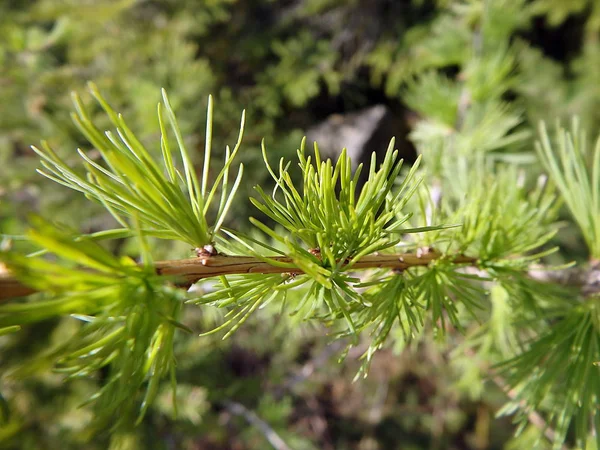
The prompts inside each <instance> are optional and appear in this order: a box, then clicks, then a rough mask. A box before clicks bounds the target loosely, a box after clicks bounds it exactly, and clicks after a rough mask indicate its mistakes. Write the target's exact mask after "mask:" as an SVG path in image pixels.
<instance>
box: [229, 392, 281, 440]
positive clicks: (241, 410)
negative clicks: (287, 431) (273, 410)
mask: <svg viewBox="0 0 600 450" xmlns="http://www.w3.org/2000/svg"><path fill="white" fill-rule="evenodd" d="M223 406H225V409H227V411H228V412H229V413H231V414H234V415H236V416H241V417H243V418H244V419H245V420H246V422H248V423H249V424H250V425H252V426H253V427H255V428H256V429H257V430H259V431H260V432H261V433H262V434H263V436H264V437H265V439H266V440H267V441H268V442H269V444H271V446H272V447H273V448H274V449H275V450H291V448H290V446H289V445H287V444H286V442H285V441H284V440H283V439H282V438H281V436H279V434H277V433H276V432H275V430H273V428H271V426H270V425H269V424H268V423H267V422H265V421H264V420H262V419H261V418H260V417H258V415H257V414H256V413H255V412H253V411H250V410H249V409H248V408H246V407H245V406H244V405H242V404H241V403H238V402H232V401H230V400H225V401H224V402H223Z"/></svg>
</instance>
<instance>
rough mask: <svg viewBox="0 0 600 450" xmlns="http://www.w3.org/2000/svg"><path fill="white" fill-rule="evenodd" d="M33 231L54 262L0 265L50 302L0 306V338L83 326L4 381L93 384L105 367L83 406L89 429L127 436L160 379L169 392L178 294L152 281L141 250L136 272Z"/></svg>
mask: <svg viewBox="0 0 600 450" xmlns="http://www.w3.org/2000/svg"><path fill="white" fill-rule="evenodd" d="M35 225H36V228H35V229H34V230H32V231H30V232H29V234H28V236H29V238H30V240H31V241H32V242H33V243H35V244H37V245H39V246H40V247H43V248H44V249H46V250H48V251H50V252H52V254H53V256H54V259H55V260H54V261H50V260H47V259H44V258H42V257H26V256H23V255H19V254H17V253H6V254H3V255H2V259H3V260H4V261H5V262H6V263H7V264H8V265H9V266H10V267H11V270H12V271H14V272H15V273H16V274H17V275H18V276H19V278H20V279H21V280H23V281H24V282H26V283H27V284H29V285H31V286H33V287H35V288H37V289H38V290H40V291H42V292H45V293H46V295H47V296H48V295H49V298H48V299H43V298H42V299H39V298H37V299H31V301H27V302H15V303H9V304H5V305H2V307H1V308H0V330H2V331H13V332H14V331H17V330H15V329H14V327H15V325H13V324H15V323H17V324H20V325H19V326H21V325H27V324H32V323H39V322H42V321H43V320H46V319H48V318H53V317H59V316H68V315H71V317H73V318H74V319H78V320H80V321H81V322H82V325H81V327H80V328H79V331H77V332H76V333H75V334H74V335H73V336H71V338H70V339H69V340H67V341H66V342H64V343H61V344H59V345H57V346H56V347H54V348H50V349H48V350H47V351H46V352H44V353H42V354H40V355H36V358H35V359H33V360H31V361H28V362H25V363H24V364H23V366H22V367H19V368H17V369H16V371H14V372H13V373H12V375H11V376H12V377H16V378H21V377H23V376H25V375H28V374H31V373H33V372H35V371H37V370H39V369H40V368H44V367H52V366H53V365H54V366H55V370H56V371H58V372H60V373H63V374H65V375H66V379H72V378H78V377H83V378H93V377H95V376H96V374H97V371H98V370H99V369H102V368H103V367H107V368H108V377H107V379H106V382H105V383H104V385H103V386H102V387H101V388H100V390H99V391H98V392H97V393H96V394H95V395H94V396H93V397H92V398H90V399H89V401H88V402H87V403H93V406H94V411H95V413H96V414H95V416H94V422H93V429H95V430H97V431H100V430H103V429H106V428H107V427H110V428H111V429H112V430H121V429H128V428H130V427H131V425H132V424H133V423H139V422H140V421H141V420H142V418H143V417H144V415H145V413H146V411H147V409H148V407H149V406H150V405H151V404H152V402H153V400H154V398H155V397H156V395H157V393H158V388H159V384H160V383H161V382H162V380H163V379H164V378H165V377H166V376H171V381H172V388H173V390H175V387H176V384H175V372H174V370H175V358H174V355H173V339H174V333H175V331H176V330H177V329H182V330H186V331H191V330H189V329H188V328H186V327H185V326H184V325H182V324H180V323H179V322H178V320H179V314H180V311H181V307H182V306H183V301H184V299H185V293H184V292H183V291H181V290H180V289H176V288H175V287H172V286H170V285H169V284H165V282H164V278H163V277H159V276H158V275H157V274H156V272H155V270H154V267H153V264H152V257H151V255H150V254H149V252H147V251H145V250H144V248H145V246H144V245H141V246H140V248H142V257H143V259H144V261H145V264H144V265H138V264H136V263H135V261H133V260H132V259H131V258H128V257H117V256H114V255H113V254H111V253H110V252H108V251H107V250H106V249H104V248H102V247H101V246H99V245H98V244H97V243H96V242H94V241H91V240H87V239H83V240H81V239H79V240H76V239H74V236H75V235H74V234H73V233H72V232H69V231H67V230H59V229H57V228H56V227H54V226H52V225H50V224H49V223H47V222H45V221H43V220H41V219H37V220H35ZM138 238H139V239H141V240H143V239H144V238H143V237H142V236H141V235H138Z"/></svg>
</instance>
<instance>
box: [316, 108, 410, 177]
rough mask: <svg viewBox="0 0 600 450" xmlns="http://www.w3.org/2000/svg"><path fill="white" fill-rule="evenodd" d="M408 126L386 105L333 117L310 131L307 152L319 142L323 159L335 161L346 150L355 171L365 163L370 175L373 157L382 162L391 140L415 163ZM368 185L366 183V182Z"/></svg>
mask: <svg viewBox="0 0 600 450" xmlns="http://www.w3.org/2000/svg"><path fill="white" fill-rule="evenodd" d="M406 134H407V125H406V123H405V122H404V121H402V120H401V119H400V118H398V117H396V116H395V115H394V114H393V113H392V112H391V110H390V109H389V108H388V107H387V106H385V105H381V104H379V105H374V106H370V107H368V108H364V109H360V110H358V111H353V112H351V113H347V114H332V115H331V116H329V117H328V118H327V119H326V120H325V121H324V122H321V123H320V124H317V125H315V126H313V127H311V128H309V129H308V130H307V131H306V140H307V149H312V147H313V143H314V142H315V141H316V142H317V144H318V146H319V151H320V152H321V156H322V158H323V159H326V158H331V159H332V160H335V159H336V158H337V156H338V155H339V154H340V153H341V151H342V149H343V148H344V147H345V148H346V149H347V152H348V155H349V156H350V158H351V159H352V163H353V169H356V167H358V165H359V164H360V163H363V165H364V166H366V167H365V169H367V170H365V169H363V175H366V174H368V166H369V161H370V159H371V153H373V152H375V153H376V154H377V161H378V162H381V161H382V160H383V157H384V156H385V151H386V150H387V147H388V144H389V142H390V139H391V138H392V137H394V136H396V137H397V139H396V145H395V147H396V148H399V149H400V157H402V158H404V159H405V160H406V161H407V162H412V161H414V160H415V152H414V148H413V147H412V145H410V143H409V142H408V141H406V140H405V136H406ZM362 181H363V182H364V181H365V180H364V179H363V180H362Z"/></svg>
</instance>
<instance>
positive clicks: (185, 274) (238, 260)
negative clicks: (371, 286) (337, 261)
mask: <svg viewBox="0 0 600 450" xmlns="http://www.w3.org/2000/svg"><path fill="white" fill-rule="evenodd" d="M440 258H448V260H449V261H452V262H454V263H457V264H461V263H463V264H475V263H476V261H477V260H476V259H475V258H470V257H467V256H463V255H456V256H453V257H452V256H447V255H441V254H440V253H437V252H435V251H418V252H417V253H403V254H395V255H383V254H373V255H368V256H365V257H363V258H361V259H360V260H359V261H357V262H355V263H354V264H353V265H352V270H364V269H374V268H389V269H394V270H397V271H403V270H406V269H408V268H410V267H416V266H427V265H428V264H429V263H431V262H432V261H434V260H437V259H440ZM281 263H285V264H286V265H287V266H286V267H280V266H278V265H277V264H281ZM154 267H155V269H156V273H158V274H159V275H164V276H170V277H173V278H175V279H176V280H177V282H178V283H179V284H181V285H184V286H185V285H187V286H189V285H191V284H193V283H195V282H197V281H198V280H201V279H203V278H209V277H216V276H220V275H235V274H251V273H262V274H268V273H293V274H299V273H302V270H301V269H299V268H297V267H295V266H294V261H293V259H292V258H288V257H285V256H277V257H271V258H264V259H259V258H255V257H253V256H225V255H201V256H200V257H198V258H190V259H180V260H173V261H158V262H156V263H155V265H154ZM34 292H36V290H35V289H33V288H31V287H28V286H25V285H23V284H22V283H21V282H20V281H18V280H17V279H16V278H15V277H14V276H13V275H11V274H10V273H5V274H0V301H2V300H8V299H10V298H14V297H19V296H23V295H28V294H32V293H34Z"/></svg>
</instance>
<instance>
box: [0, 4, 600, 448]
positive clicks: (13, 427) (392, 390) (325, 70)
mask: <svg viewBox="0 0 600 450" xmlns="http://www.w3.org/2000/svg"><path fill="white" fill-rule="evenodd" d="M490 9H492V10H493V11H489V10H490ZM483 20H490V21H492V22H493V23H492V25H490V26H489V27H488V28H487V29H488V30H491V31H489V32H488V33H487V34H486V35H485V36H484V38H485V39H487V40H488V42H492V43H494V42H495V43H496V44H497V47H498V48H503V51H504V52H505V53H504V54H505V58H507V59H509V60H510V62H511V64H510V83H509V85H508V86H504V87H503V88H502V91H503V93H502V100H503V101H504V102H505V104H506V105H507V108H511V111H515V112H516V113H515V114H517V115H518V117H519V120H518V121H517V122H518V123H517V124H516V125H514V128H518V129H519V130H525V131H528V130H531V129H533V128H535V127H536V125H537V123H538V121H539V120H541V119H545V120H551V121H554V120H555V119H557V118H559V119H560V118H563V119H564V118H567V117H569V116H571V115H572V114H579V115H580V116H581V117H582V121H583V125H584V126H585V127H588V129H590V130H592V131H595V130H597V129H598V126H597V125H598V120H599V119H600V108H598V106H599V105H600V39H599V38H600V36H599V29H600V2H597V1H594V0H569V1H564V0H531V1H525V0H504V1H503V0H498V1H495V0H494V1H492V0H490V1H483V0H437V1H434V0H430V1H427V0H348V1H342V0H283V1H274V0H204V1H202V0H179V1H177V0H165V1H158V0H157V1H152V0H139V1H135V0H114V1H107V0H99V1H92V0H88V1H79V0H37V1H36V0H31V1H19V0H2V1H0V231H1V232H2V233H4V234H9V235H19V234H21V233H22V232H23V231H24V230H25V229H26V227H27V216H28V215H29V214H31V213H37V214H41V215H43V216H45V217H49V218H51V219H55V220H60V221H61V222H64V223H66V224H69V225H71V226H73V227H75V228H76V229H79V230H80V231H82V232H92V231H98V230H101V229H106V228H109V227H114V226H115V224H114V223H112V222H111V220H112V219H111V218H110V216H108V215H107V214H106V213H105V212H104V211H103V210H102V208H101V207H100V206H96V205H94V204H91V203H90V202H87V201H85V200H84V199H82V198H80V197H79V196H78V195H76V194H74V193H73V192H71V191H68V190H66V189H64V188H62V187H61V186H58V185H56V184H53V183H51V182H49V181H48V180H46V179H43V178H42V177H40V176H39V175H37V174H36V173H35V169H36V168H37V167H38V166H39V162H38V159H37V157H36V155H35V154H34V153H33V151H31V150H30V148H29V146H30V145H31V144H37V143H38V142H39V141H40V140H41V139H46V140H48V141H49V143H50V144H51V146H52V147H53V148H55V149H56V150H57V151H58V152H59V153H60V154H61V156H63V157H64V158H65V159H67V160H70V159H72V160H73V163H75V162H76V161H77V154H76V152H75V149H76V148H77V147H78V146H81V147H82V148H86V149H87V148H89V147H86V145H87V144H86V142H85V141H84V140H82V137H81V136H80V135H79V133H78V132H77V131H76V129H75V127H74V125H73V124H72V123H71V121H70V117H69V114H70V111H71V103H70V92H71V91H77V92H79V93H82V94H83V93H84V91H85V83H86V82H87V81H88V80H92V81H94V82H95V83H96V84H97V85H98V87H99V89H100V90H101V91H102V92H103V94H104V95H105V97H106V98H107V99H108V100H109V101H110V103H111V105H112V106H113V108H114V109H115V110H117V111H120V112H122V113H123V115H124V116H125V117H126V118H127V120H128V123H129V125H130V127H131V128H132V129H133V130H134V131H135V132H136V134H137V135H138V136H140V137H141V138H142V140H143V141H144V142H145V143H146V144H147V145H148V147H149V148H150V149H151V150H154V151H157V152H158V151H159V148H160V147H159V144H158V141H157V137H158V123H157V118H156V104H157V102H158V100H159V97H160V88H162V87H164V88H166V89H167V91H168V93H169V97H170V99H171V102H172V104H173V106H174V108H175V110H176V112H177V115H178V119H179V123H180V125H181V128H182V131H183V132H184V134H185V136H186V139H188V141H189V144H190V148H192V149H194V150H195V154H194V158H196V160H198V161H200V158H201V153H202V151H203V146H204V129H205V121H206V104H207V97H208V95H209V94H212V95H213V96H214V97H215V116H214V131H213V134H214V142H213V146H214V148H215V152H216V154H217V155H222V154H223V152H224V148H225V145H226V144H230V145H231V144H233V143H235V138H236V136H237V132H238V127H239V119H240V114H241V111H242V110H243V109H246V111H247V123H246V132H245V137H244V143H243V150H242V152H241V157H240V161H241V162H244V164H245V165H247V166H249V169H250V170H246V172H245V174H246V175H245V179H244V187H243V189H242V192H241V193H240V195H238V202H237V203H236V205H235V207H234V211H235V213H234V214H231V217H230V220H231V225H233V226H235V227H237V228H241V229H244V228H245V227H247V217H248V215H250V214H256V212H255V211H252V209H251V206H250V204H249V202H246V201H244V199H245V198H246V197H247V196H248V195H250V194H251V190H252V186H253V185H254V184H256V183H265V182H266V180H267V175H266V173H265V171H264V169H263V164H262V160H261V156H260V142H261V140H262V139H263V138H264V139H265V141H266V144H267V148H268V149H269V154H270V156H271V157H272V161H275V160H276V158H278V157H279V156H286V157H289V156H291V155H293V154H294V152H295V150H296V148H297V147H298V145H299V143H300V140H301V138H302V136H304V135H305V134H306V133H307V132H308V133H309V136H310V135H313V136H317V137H318V138H323V139H327V138H328V136H327V133H330V134H332V136H333V141H334V142H337V141H336V140H337V139H340V141H339V142H337V145H338V146H339V148H340V149H341V147H343V146H345V145H350V144H351V142H344V141H343V140H342V139H344V136H347V135H345V134H343V132H341V131H340V127H339V126H337V127H336V124H338V125H339V124H340V123H341V124H348V126H349V127H352V126H353V124H355V123H356V122H357V121H358V122H360V120H358V119H357V117H358V118H359V119H360V117H363V116H362V115H361V114H362V112H364V111H366V110H367V109H368V108H371V107H375V106H377V105H383V106H384V107H385V111H386V117H388V118H389V121H388V122H387V124H386V125H385V126H384V127H383V128H382V129H379V130H377V132H375V131H372V130H369V131H365V132H364V133H367V134H368V137H369V139H366V138H365V139H366V140H367V141H368V145H366V146H365V147H368V148H366V149H365V150H364V151H369V152H370V151H375V150H377V151H382V150H385V147H386V145H387V140H388V139H389V138H391V137H392V135H395V136H396V137H397V139H398V141H397V146H398V147H399V148H400V150H401V152H402V154H403V155H404V156H405V157H406V158H407V159H408V160H411V159H413V158H414V155H415V144H413V141H414V134H412V135H411V131H414V129H415V124H417V123H419V122H420V121H423V120H428V119H431V117H430V114H428V110H427V109H426V108H425V106H429V107H430V106H431V104H433V106H434V109H435V110H436V111H438V116H439V117H440V118H442V119H443V118H444V114H446V113H447V112H448V111H449V114H450V116H452V117H454V116H455V115H456V110H457V109H458V108H460V104H455V103H453V102H452V101H450V102H443V101H442V100H440V98H439V97H437V98H433V99H432V98H427V97H426V96H422V95H421V96H418V97H417V98H415V95H414V93H415V91H416V89H415V88H414V86H415V83H420V87H421V88H422V87H423V84H424V83H427V80H428V78H427V77H431V74H436V76H439V75H440V74H441V75H443V76H444V77H446V78H447V83H448V86H449V91H450V90H451V88H452V86H453V85H454V84H455V83H460V81H461V80H463V79H464V77H465V76H468V75H469V73H470V72H469V70H471V69H472V65H473V61H474V59H476V55H475V56H474V55H473V53H472V51H471V49H472V48H473V47H476V46H477V45H478V44H477V39H478V36H479V35H478V29H479V27H480V26H481V23H482V21H483ZM484 75H485V76H483V77H482V79H481V80H480V83H481V84H482V85H484V84H486V83H487V85H489V89H490V91H493V88H494V76H495V75H497V72H496V71H495V68H494V66H492V65H490V66H489V67H488V72H487V73H484ZM429 79H432V78H429ZM504 81H505V79H503V82H504ZM487 85H486V86H487ZM437 87H439V86H436V88H437ZM450 97H451V96H450V95H449V97H448V98H450ZM83 98H84V101H86V102H87V103H89V106H90V108H92V111H93V112H94V114H96V116H97V120H98V123H99V124H100V125H102V124H106V123H107V122H106V118H104V117H103V116H102V115H100V114H99V111H98V109H97V108H96V107H95V106H94V105H93V103H92V101H91V98H90V96H89V95H87V94H83ZM435 102H438V103H435ZM423 105H425V106H423ZM450 122H452V120H451V121H450ZM493 127H494V123H492V124H491V125H490V128H493ZM367 128H368V127H367ZM509 128H510V127H509ZM311 133H312V134H311ZM329 137H331V136H329ZM371 138H372V139H371ZM411 138H413V141H411ZM532 139H533V135H532V137H530V138H527V139H525V140H524V141H523V143H522V144H521V145H524V146H527V145H531V142H532ZM417 147H418V146H417ZM338 150H339V149H338ZM330 151H333V152H335V148H334V149H333V150H330ZM360 155H362V154H359V156H360ZM266 183H267V184H268V182H266ZM563 239H564V244H565V245H566V246H567V248H568V249H569V252H570V253H571V254H572V255H573V256H574V257H578V256H580V254H581V253H582V252H583V247H582V244H581V242H580V241H579V240H578V238H576V237H575V236H570V235H565V236H564V238H563ZM16 245H18V242H17V243H16ZM115 251H123V252H126V251H127V249H126V248H125V249H123V248H115ZM188 255H189V249H188V248H186V247H185V246H181V245H179V244H170V243H168V244H165V243H162V244H160V243H157V247H156V257H157V258H181V257H187V256H188ZM187 314H188V317H186V323H187V324H188V325H190V326H192V327H193V328H194V324H196V325H197V327H196V328H197V329H201V328H203V327H205V326H206V323H211V321H214V320H217V319H218V313H217V312H214V311H210V310H206V311H204V310H203V311H202V312H199V311H198V309H197V308H189V311H188V313H187ZM72 326H73V325H72V323H71V322H70V321H69V320H64V321H57V320H56V321H49V322H47V323H44V324H41V325H39V324H38V325H36V326H35V327H30V328H28V329H25V330H24V331H23V332H21V333H19V334H18V336H11V337H10V338H9V337H0V370H1V371H2V372H5V371H6V370H8V369H9V368H11V367H12V366H13V365H15V364H16V363H18V362H19V361H21V360H22V359H23V358H24V355H25V354H35V352H41V351H43V350H44V349H45V348H46V347H47V346H48V343H49V342H50V343H51V342H58V341H60V340H61V339H64V336H66V335H67V333H68V332H69V330H70V327H72ZM460 341H461V338H460V336H453V335H450V336H449V337H448V339H447V342H446V343H445V344H443V345H442V344H439V343H436V342H433V341H429V340H427V339H425V340H423V341H421V342H419V343H418V344H415V345H414V346H411V347H409V348H403V347H401V345H400V344H398V346H396V347H394V346H393V345H392V346H391V347H390V348H389V349H387V350H384V351H382V352H380V354H378V355H377V356H376V358H375V362H374V363H373V366H372V368H371V371H370V375H369V377H368V378H367V379H364V380H363V379H361V380H359V381H357V382H354V383H353V382H352V380H353V377H354V375H355V373H356V371H357V369H358V367H359V365H360V362H359V361H358V360H357V358H358V356H359V355H360V352H359V351H356V352H351V353H350V354H349V355H348V356H347V357H346V359H345V361H344V362H343V363H342V364H339V363H338V358H339V356H340V354H341V352H342V346H340V345H334V346H329V345H328V338H327V336H326V330H324V329H323V328H322V327H320V326H318V325H314V324H312V325H306V324H297V323H293V322H292V321H291V319H290V320H287V319H286V320H282V319H281V317H280V316H278V315H277V311H275V312H269V311H263V312H260V313H259V314H257V315H255V316H253V318H252V319H251V320H250V322H249V323H248V324H247V325H245V326H244V327H243V328H242V329H241V330H239V331H238V332H237V333H236V334H235V335H234V336H233V337H232V338H230V339H229V340H227V341H225V342H222V341H220V340H219V338H218V337H214V338H213V337H206V338H189V337H187V336H184V337H183V338H182V339H181V340H180V341H179V343H178V348H177V354H178V355H179V359H178V361H179V365H178V376H179V383H180V389H179V395H180V397H181V398H180V414H179V416H178V417H177V418H175V417H173V415H172V411H171V407H170V400H169V397H168V395H167V391H168V389H167V386H165V395H164V399H162V400H161V401H159V403H158V405H156V406H155V407H154V409H153V410H152V412H151V414H149V415H148V416H147V418H146V419H145V421H144V422H143V424H142V425H141V426H140V427H138V428H137V429H136V431H134V432H132V434H131V435H130V436H126V437H125V438H124V439H123V441H122V442H124V445H126V446H127V447H128V448H132V449H133V448H140V449H141V448H153V449H154V448H156V449H179V448H182V449H190V450H191V449H194V450H208V449H214V450H217V449H240V450H243V449H265V448H271V446H272V445H273V444H272V443H269V442H268V440H267V438H266V436H267V435H268V433H267V432H265V429H264V427H263V425H264V426H267V427H268V428H270V429H271V430H272V432H274V433H276V434H277V435H279V436H280V437H281V439H282V440H283V441H284V442H285V443H286V445H287V446H288V447H289V448H292V449H326V450H327V449H357V450H371V449H372V450H375V449H406V450H413V449H414V450H425V449H515V450H516V449H528V448H533V446H534V443H536V442H538V441H539V438H540V436H541V431H540V430H538V429H536V428H534V427H530V428H528V429H526V430H525V431H524V433H523V434H522V435H521V436H520V437H519V438H517V439H514V438H512V435H513V433H514V426H513V425H512V424H511V423H510V419H506V418H504V419H498V420H496V419H494V412H495V411H496V410H497V408H498V407H499V406H500V405H502V403H503V402H504V401H505V400H506V397H505V396H504V394H503V393H502V391H501V389H499V388H498V387H497V386H495V385H494V384H493V383H488V384H484V380H483V378H482V375H481V374H480V371H481V368H480V367H479V366H478V365H477V364H478V362H477V361H473V360H472V359H470V358H468V357H467V356H464V355H463V356H461V355H458V356H456V355H455V357H454V358H452V360H451V362H450V358H449V355H450V352H451V349H453V348H455V347H456V345H457V344H458V343H459V342H460ZM363 350H364V349H363ZM101 382H102V374H99V375H98V378H97V379H95V380H80V381H76V382H69V383H67V384H65V383H63V382H62V379H61V377H60V375H59V374H53V373H50V372H48V371H45V372H40V373H39V374H33V375H32V376H31V377H29V378H27V379H23V380H14V379H2V381H1V383H2V385H1V388H2V389H0V391H1V392H2V393H3V395H4V396H5V397H6V398H5V400H3V402H4V401H5V402H6V405H7V406H8V410H9V411H10V415H7V417H4V419H5V420H4V422H3V424H1V425H0V448H11V449H12V448H14V449H54V448H56V449H59V448H60V449H68V448H73V449H78V448H90V449H95V448H98V449H100V448H107V446H108V445H109V436H108V434H103V435H99V436H96V437H94V439H93V440H91V441H89V440H87V439H88V437H87V435H86V432H85V425H86V424H87V423H88V422H89V419H90V416H89V415H90V412H89V411H88V410H87V409H86V408H80V409H78V408H77V405H79V404H80V403H81V402H82V401H85V400H86V399H87V398H88V397H89V395H90V394H91V393H92V392H94V390H95V388H96V386H97V385H98V384H99V383H101ZM161 398H162V397H161ZM256 418H258V419H257V420H259V421H260V423H257V422H256V420H255V419H256ZM261 424H262V425H261ZM265 424H266V425H265ZM261 427H262V428H261ZM536 445H539V447H538V448H544V446H545V444H544V441H543V440H542V441H541V443H539V442H538V444H536ZM282 448H285V447H282Z"/></svg>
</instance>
